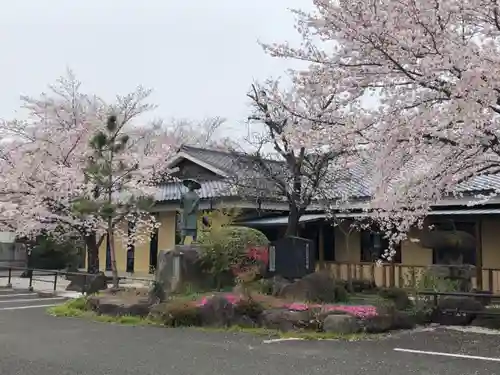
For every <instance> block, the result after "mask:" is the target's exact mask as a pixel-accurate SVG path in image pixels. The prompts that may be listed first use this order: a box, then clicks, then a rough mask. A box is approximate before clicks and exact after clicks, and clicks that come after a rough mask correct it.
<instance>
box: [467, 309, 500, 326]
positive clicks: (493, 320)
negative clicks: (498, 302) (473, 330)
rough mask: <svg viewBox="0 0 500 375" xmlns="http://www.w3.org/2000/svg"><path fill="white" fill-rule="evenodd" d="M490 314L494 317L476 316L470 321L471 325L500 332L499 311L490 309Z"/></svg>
mask: <svg viewBox="0 0 500 375" xmlns="http://www.w3.org/2000/svg"><path fill="white" fill-rule="evenodd" d="M491 310H494V311H491V312H492V313H494V314H496V315H493V314H492V315H482V314H481V315H477V316H476V318H475V319H474V320H473V321H472V323H471V325H473V326H475V327H483V328H489V329H499V330H500V311H499V309H491Z"/></svg>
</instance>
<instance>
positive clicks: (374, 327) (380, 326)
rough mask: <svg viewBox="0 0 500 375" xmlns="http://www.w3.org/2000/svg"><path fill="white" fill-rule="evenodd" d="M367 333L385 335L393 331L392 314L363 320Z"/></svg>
mask: <svg viewBox="0 0 500 375" xmlns="http://www.w3.org/2000/svg"><path fill="white" fill-rule="evenodd" d="M363 325H364V327H365V331H366V332H368V333H384V332H389V331H390V330H391V329H393V317H392V315H390V314H379V315H375V316H370V317H367V318H366V319H364V320H363Z"/></svg>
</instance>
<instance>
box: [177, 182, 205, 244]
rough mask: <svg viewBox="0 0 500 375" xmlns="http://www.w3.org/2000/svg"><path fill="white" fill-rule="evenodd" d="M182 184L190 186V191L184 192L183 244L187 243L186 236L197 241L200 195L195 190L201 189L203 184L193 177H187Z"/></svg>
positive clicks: (182, 204) (182, 201)
mask: <svg viewBox="0 0 500 375" xmlns="http://www.w3.org/2000/svg"><path fill="white" fill-rule="evenodd" d="M182 184H183V185H184V186H186V187H187V188H188V191H187V192H186V193H184V194H182V197H181V209H182V238H181V244H185V241H186V237H188V236H189V237H191V238H192V239H193V241H196V233H197V231H198V211H199V206H200V196H199V195H198V194H197V193H196V191H195V190H199V189H200V188H201V185H200V183H199V182H198V181H196V180H193V179H186V180H183V181H182Z"/></svg>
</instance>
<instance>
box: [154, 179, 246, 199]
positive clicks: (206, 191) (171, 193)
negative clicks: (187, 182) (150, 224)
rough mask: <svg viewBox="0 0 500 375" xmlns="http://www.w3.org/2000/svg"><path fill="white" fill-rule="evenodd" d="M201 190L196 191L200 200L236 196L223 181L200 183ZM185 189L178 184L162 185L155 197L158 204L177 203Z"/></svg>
mask: <svg viewBox="0 0 500 375" xmlns="http://www.w3.org/2000/svg"><path fill="white" fill-rule="evenodd" d="M200 185H201V189H200V190H197V193H198V195H199V196H200V198H201V199H210V198H217V197H231V196H236V195H237V192H235V191H234V189H231V186H230V185H229V184H228V183H227V182H224V181H202V182H200ZM186 191H187V188H186V187H185V186H184V185H182V183H180V182H170V183H167V184H164V185H162V186H161V187H160V188H159V189H158V192H157V194H156V196H155V200H156V201H158V202H165V201H177V200H180V199H181V194H182V193H185V192H186Z"/></svg>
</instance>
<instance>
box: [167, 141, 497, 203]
mask: <svg viewBox="0 0 500 375" xmlns="http://www.w3.org/2000/svg"><path fill="white" fill-rule="evenodd" d="M179 151H183V152H185V153H188V154H189V155H190V156H192V157H193V158H196V159H198V160H202V161H203V162H205V163H207V164H210V165H212V166H213V167H215V168H217V169H219V170H222V171H223V172H225V173H227V174H228V175H229V176H238V177H242V176H243V177H244V178H245V179H246V180H247V181H249V182H252V183H253V184H256V185H258V187H259V188H258V189H257V190H259V189H260V190H262V191H266V190H267V191H268V192H269V194H270V195H271V192H270V191H269V190H270V189H269V186H271V185H273V183H272V182H269V181H266V177H265V174H264V173H262V172H259V167H258V166H256V164H255V163H254V162H253V161H252V157H251V156H249V155H244V154H238V153H228V152H224V151H219V150H211V149H204V148H198V147H192V146H182V147H181V148H180V150H179ZM266 164H267V165H268V166H269V167H270V170H271V171H272V172H273V173H276V174H282V173H285V168H286V167H285V165H284V162H279V161H272V160H268V161H266ZM372 170H373V168H371V167H370V166H369V163H368V162H363V163H360V164H358V165H356V166H355V167H353V168H350V169H345V170H342V171H339V172H337V173H336V175H335V176H334V177H333V178H332V181H333V182H332V183H329V186H330V189H329V190H330V191H329V194H328V195H329V198H331V199H335V198H343V197H350V198H369V197H370V196H371V195H372V191H373V183H372V178H371V171H372ZM201 185H202V188H201V190H200V191H199V194H200V197H201V198H202V199H209V198H215V197H229V196H238V195H241V193H238V192H237V189H235V184H234V182H231V181H230V180H227V181H226V182H223V181H206V182H201ZM179 188H181V189H183V190H182V191H184V189H185V188H184V187H183V186H182V185H181V184H176V183H168V184H166V185H164V186H162V187H161V189H160V190H161V191H160V192H159V193H158V198H159V199H158V200H163V201H167V200H178V199H180V194H181V193H180V190H179ZM254 190H255V189H254ZM487 190H498V191H500V175H488V176H486V175H485V176H477V177H474V178H473V179H471V180H470V181H467V182H464V183H461V184H460V185H459V186H458V187H457V191H459V192H462V193H473V192H480V191H487Z"/></svg>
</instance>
